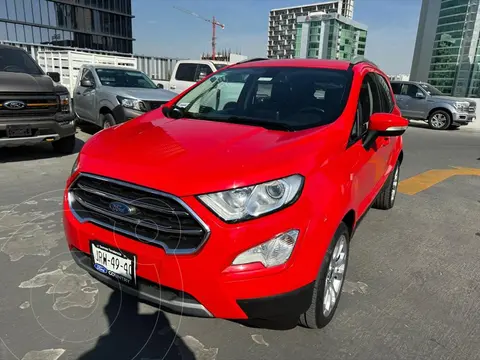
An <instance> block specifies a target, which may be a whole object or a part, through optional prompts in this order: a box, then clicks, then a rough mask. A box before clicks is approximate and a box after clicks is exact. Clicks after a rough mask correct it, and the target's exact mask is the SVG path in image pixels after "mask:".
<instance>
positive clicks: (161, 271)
mask: <svg viewBox="0 0 480 360" xmlns="http://www.w3.org/2000/svg"><path fill="white" fill-rule="evenodd" d="M182 200H183V201H185V202H186V203H187V204H188V206H189V207H190V208H191V209H192V210H193V211H194V212H195V213H196V214H197V215H198V216H199V217H200V218H201V219H202V220H203V221H204V222H206V223H207V225H208V226H209V228H210V237H209V238H208V240H207V242H206V243H205V244H204V245H203V246H202V247H201V248H200V249H199V250H198V251H197V252H195V253H194V254H190V255H167V254H166V253H165V251H164V250H163V249H162V248H161V247H157V246H154V245H151V244H148V243H145V242H140V241H137V240H135V239H132V238H129V237H125V236H123V235H121V234H119V233H114V232H112V231H110V230H108V229H104V228H101V227H99V226H97V225H94V224H92V223H88V222H85V223H80V222H79V221H78V220H77V218H76V217H75V216H74V214H73V213H72V212H71V211H70V210H69V205H68V193H67V192H65V198H64V209H65V211H64V215H63V216H64V219H63V220H64V221H63V224H64V228H65V234H66V237H67V241H68V245H69V248H70V250H71V252H72V256H73V258H74V259H75V261H76V262H77V264H79V266H81V267H82V268H83V269H85V270H87V271H88V272H89V273H91V274H92V275H93V276H94V277H95V278H97V279H99V280H100V281H102V282H104V283H105V284H107V285H109V286H112V287H117V288H121V289H122V290H123V291H125V292H127V293H130V294H133V295H136V296H138V297H139V298H141V299H143V300H146V301H149V302H154V303H158V304H161V305H163V306H164V307H165V308H169V309H171V310H173V311H176V312H181V313H183V314H187V315H194V316H204V317H218V318H227V319H247V318H261V319H271V318H277V317H281V316H288V317H291V316H299V315H300V314H301V313H303V312H305V311H306V310H307V309H308V307H309V306H310V302H311V294H312V291H313V285H312V283H313V281H314V280H315V278H316V276H317V271H318V266H319V263H320V262H321V259H322V258H323V252H324V251H326V248H327V246H328V243H329V241H330V235H328V233H325V234H324V235H325V236H324V239H322V237H319V235H313V236H308V233H309V232H310V231H312V230H311V228H314V226H311V227H310V226H309V224H310V222H311V217H309V216H306V214H311V210H312V209H311V208H310V206H312V204H310V203H309V202H307V201H305V202H303V203H302V201H300V200H299V201H297V203H295V204H294V205H292V206H291V207H289V208H286V209H284V210H282V211H279V212H277V213H275V214H271V215H269V216H265V217H263V218H260V219H256V220H251V221H247V222H244V223H242V224H225V223H223V222H222V221H221V220H219V219H218V218H216V217H215V215H213V214H212V213H211V212H210V211H209V210H207V209H206V208H205V207H204V206H203V205H202V204H200V203H199V202H198V201H197V200H196V199H195V198H194V197H185V198H182ZM290 229H299V230H300V235H299V237H298V239H297V243H296V246H295V249H294V250H293V253H292V255H291V257H290V259H289V260H288V261H287V263H285V264H284V265H280V266H276V267H272V268H268V269H258V268H256V269H247V270H244V271H243V270H242V269H240V270H238V269H237V270H235V271H232V268H231V267H230V265H231V264H232V262H233V260H234V259H235V257H236V256H237V255H238V254H240V253H241V252H243V251H245V250H246V249H249V248H251V247H253V246H255V245H258V244H260V243H262V242H265V241H268V240H270V239H271V238H273V237H275V236H276V235H278V234H279V233H282V232H285V231H288V230H290ZM92 240H98V241H101V242H103V243H105V244H107V245H109V246H114V247H116V248H119V249H121V250H124V251H125V252H129V253H133V254H135V255H136V256H137V272H136V274H137V287H136V288H132V287H128V286H127V285H124V284H121V285H120V284H119V283H118V282H117V280H112V279H111V278H109V277H108V278H107V277H105V275H103V274H101V273H98V272H97V271H95V270H94V269H93V268H92V263H91V260H90V241H92Z"/></svg>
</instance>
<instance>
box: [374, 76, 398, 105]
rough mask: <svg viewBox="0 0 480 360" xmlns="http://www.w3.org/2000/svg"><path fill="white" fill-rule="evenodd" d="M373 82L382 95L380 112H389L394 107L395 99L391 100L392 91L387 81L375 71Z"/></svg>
mask: <svg viewBox="0 0 480 360" xmlns="http://www.w3.org/2000/svg"><path fill="white" fill-rule="evenodd" d="M375 82H376V83H377V87H378V91H379V93H380V95H381V94H382V93H383V96H382V99H381V100H382V105H383V106H382V112H386V113H391V112H392V111H393V108H394V107H395V101H394V100H393V96H394V95H393V91H392V90H391V89H390V86H389V85H388V81H387V80H386V79H385V78H384V77H383V76H382V75H381V74H379V73H375Z"/></svg>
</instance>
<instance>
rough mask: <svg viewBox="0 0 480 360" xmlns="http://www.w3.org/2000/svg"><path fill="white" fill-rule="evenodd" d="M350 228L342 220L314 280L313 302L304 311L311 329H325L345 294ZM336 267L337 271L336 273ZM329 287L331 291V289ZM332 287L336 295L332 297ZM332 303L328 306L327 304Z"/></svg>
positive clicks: (303, 321) (303, 318) (304, 320)
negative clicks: (342, 295)
mask: <svg viewBox="0 0 480 360" xmlns="http://www.w3.org/2000/svg"><path fill="white" fill-rule="evenodd" d="M349 244H350V232H349V230H348V227H347V226H346V225H345V223H343V222H342V223H340V226H339V227H338V229H337V231H336V232H335V235H334V236H333V239H332V241H331V243H330V246H329V247H328V250H327V252H326V253H325V256H324V258H323V261H322V265H321V266H320V270H319V272H318V276H317V279H316V280H315V283H314V288H313V295H312V303H311V305H310V307H309V308H308V310H307V311H306V312H305V313H304V314H302V315H300V324H301V325H302V326H305V327H307V328H310V329H321V328H323V327H325V326H327V325H328V323H329V322H330V321H331V320H332V318H333V316H334V315H335V311H336V310H337V306H338V303H339V300H340V296H341V294H342V288H343V283H344V280H345V275H346V271H347V267H348V254H349ZM334 270H336V274H334ZM327 289H329V290H328V292H327ZM332 291H333V292H334V294H335V299H331V294H332ZM327 304H328V305H329V306H326V305H327Z"/></svg>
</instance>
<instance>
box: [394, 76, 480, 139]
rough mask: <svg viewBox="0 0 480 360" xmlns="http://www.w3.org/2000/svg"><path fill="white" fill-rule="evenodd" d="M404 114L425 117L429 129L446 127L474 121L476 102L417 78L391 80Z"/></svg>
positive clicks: (443, 128) (415, 118)
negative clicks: (443, 92) (441, 89)
mask: <svg viewBox="0 0 480 360" xmlns="http://www.w3.org/2000/svg"><path fill="white" fill-rule="evenodd" d="M391 84H392V90H393V93H394V94H395V99H396V101H397V105H398V107H399V108H400V111H401V112H402V116H404V117H405V118H407V119H412V120H423V121H425V122H427V123H428V125H429V126H430V128H432V129H437V130H446V129H449V128H452V127H458V126H462V125H468V124H469V123H470V122H472V121H475V120H476V119H475V116H476V115H475V114H476V106H477V105H476V102H475V101H473V100H469V99H464V98H458V97H453V96H448V95H445V94H442V92H441V91H440V90H438V89H437V88H435V87H434V86H432V85H430V84H428V83H424V82H417V81H392V82H391Z"/></svg>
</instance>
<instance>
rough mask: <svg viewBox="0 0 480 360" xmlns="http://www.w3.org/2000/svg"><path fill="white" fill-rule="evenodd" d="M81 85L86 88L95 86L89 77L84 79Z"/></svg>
mask: <svg viewBox="0 0 480 360" xmlns="http://www.w3.org/2000/svg"><path fill="white" fill-rule="evenodd" d="M80 85H81V86H82V87H85V88H93V83H92V82H91V81H90V80H88V79H82V80H81V81H80Z"/></svg>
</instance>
